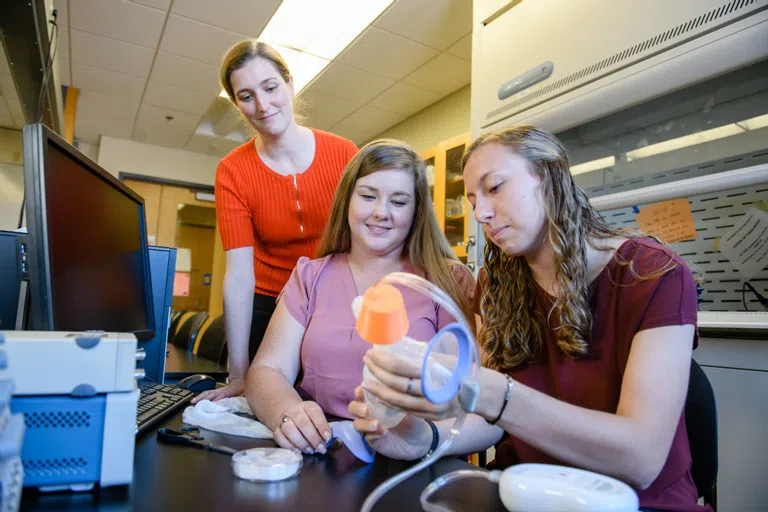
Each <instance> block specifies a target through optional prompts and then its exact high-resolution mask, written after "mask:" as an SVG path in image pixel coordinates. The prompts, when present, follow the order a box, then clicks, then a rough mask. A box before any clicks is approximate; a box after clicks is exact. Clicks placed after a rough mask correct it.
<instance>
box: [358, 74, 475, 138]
mask: <svg viewBox="0 0 768 512" xmlns="http://www.w3.org/2000/svg"><path fill="white" fill-rule="evenodd" d="M469 96H470V86H466V87H464V88H463V89H459V90H458V91H456V92H454V93H452V94H450V95H449V96H446V97H445V98H443V99H442V100H440V101H438V102H437V103H434V104H432V105H430V106H429V107H427V108H425V109H424V110H422V111H421V112H418V113H416V114H414V115H412V116H411V117H409V118H407V119H406V120H404V121H402V122H401V123H400V124H396V125H395V126H393V127H392V128H389V129H388V130H384V131H383V132H381V133H380V134H378V135H376V136H375V137H373V139H372V140H374V139H383V138H390V139H399V140H402V141H404V142H407V143H408V144H410V145H411V146H413V147H414V148H415V149H416V151H418V152H419V153H421V152H422V151H425V150H427V149H429V148H431V147H433V146H435V145H437V144H438V143H439V142H442V141H444V140H446V139H450V138H451V137H455V136H456V135H461V134H462V133H464V132H468V131H469Z"/></svg>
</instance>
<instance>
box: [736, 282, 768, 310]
mask: <svg viewBox="0 0 768 512" xmlns="http://www.w3.org/2000/svg"><path fill="white" fill-rule="evenodd" d="M747 288H749V291H751V292H752V293H753V294H754V295H755V297H757V301H758V302H759V303H760V305H761V306H763V309H766V310H768V299H766V298H765V297H763V295H762V294H761V293H760V292H758V291H757V290H756V289H755V287H754V286H752V283H750V282H749V281H744V283H743V284H742V286H741V303H742V304H743V305H744V311H749V308H748V307H747V300H746V290H747Z"/></svg>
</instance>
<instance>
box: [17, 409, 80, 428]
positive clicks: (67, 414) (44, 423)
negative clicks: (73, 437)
mask: <svg viewBox="0 0 768 512" xmlns="http://www.w3.org/2000/svg"><path fill="white" fill-rule="evenodd" d="M24 425H25V426H26V427H27V428H28V429H37V428H83V427H85V428H88V427H90V426H91V415H90V414H88V413H87V412H85V411H57V412H28V413H26V414H24Z"/></svg>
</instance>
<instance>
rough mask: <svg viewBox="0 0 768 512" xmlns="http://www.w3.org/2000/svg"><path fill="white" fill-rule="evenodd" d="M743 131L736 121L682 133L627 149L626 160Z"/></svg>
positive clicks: (685, 146) (657, 153)
mask: <svg viewBox="0 0 768 512" xmlns="http://www.w3.org/2000/svg"><path fill="white" fill-rule="evenodd" d="M745 131H746V130H745V129H744V128H742V127H740V126H738V125H737V124H736V123H731V124H726V125H724V126H719V127H717V128H712V129H711V130H704V131H703V132H698V133H692V134H690V135H684V136H682V137H677V138H675V139H670V140H665V141H664V142H659V143H657V144H651V145H649V146H645V147H642V148H639V149H633V150H632V151H627V161H628V162H631V161H632V160H637V159H638V158H645V157H648V156H653V155H659V154H661V153H667V152H669V151H675V150H677V149H682V148H687V147H689V146H696V145H698V144H703V143H705V142H712V141H713V140H718V139H724V138H725V137H730V136H732V135H738V134H740V133H744V132H745Z"/></svg>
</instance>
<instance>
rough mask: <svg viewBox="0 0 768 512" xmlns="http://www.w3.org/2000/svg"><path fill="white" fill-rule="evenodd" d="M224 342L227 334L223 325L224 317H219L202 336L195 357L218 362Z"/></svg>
mask: <svg viewBox="0 0 768 512" xmlns="http://www.w3.org/2000/svg"><path fill="white" fill-rule="evenodd" d="M226 340H227V333H226V328H225V325H224V315H219V316H218V317H216V318H215V319H214V320H213V322H211V325H209V326H208V329H206V330H205V332H204V333H203V334H202V337H201V338H200V343H198V345H197V355H198V356H200V357H204V358H206V359H210V360H211V361H216V362H218V361H220V360H221V352H222V350H224V345H225V343H226Z"/></svg>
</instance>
